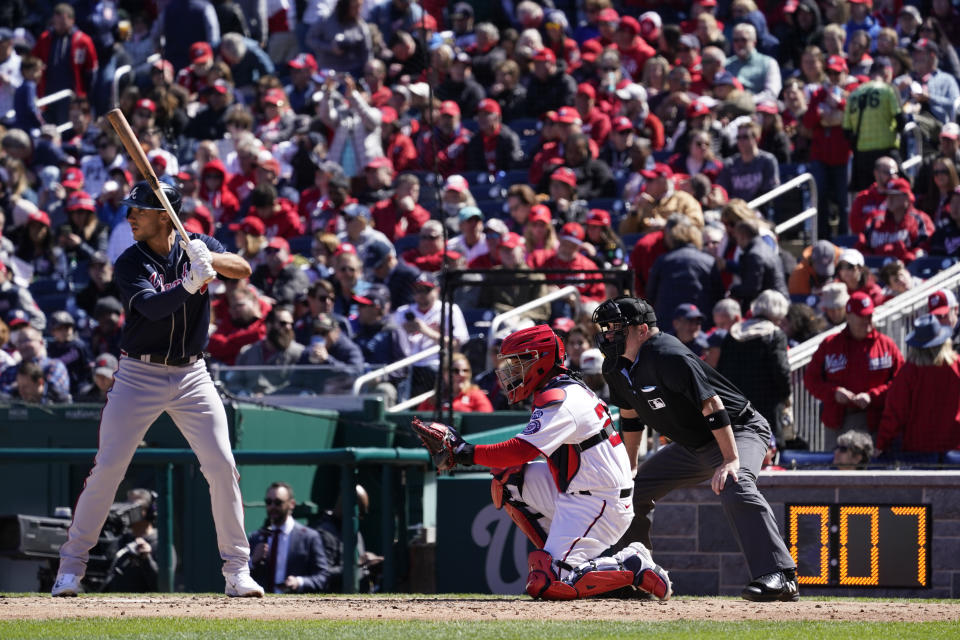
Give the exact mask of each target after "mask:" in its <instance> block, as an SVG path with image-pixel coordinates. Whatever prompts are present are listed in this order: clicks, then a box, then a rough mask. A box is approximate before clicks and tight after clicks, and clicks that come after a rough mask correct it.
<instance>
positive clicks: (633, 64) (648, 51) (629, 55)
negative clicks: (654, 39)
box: [618, 36, 657, 82]
mask: <svg viewBox="0 0 960 640" xmlns="http://www.w3.org/2000/svg"><path fill="white" fill-rule="evenodd" d="M618 49H619V51H620V64H621V65H623V69H624V71H626V72H627V75H629V76H630V78H631V79H632V80H633V81H634V82H639V81H640V78H641V77H642V76H643V65H645V64H647V60H649V59H650V58H652V57H653V56H655V55H657V52H656V50H655V49H654V48H653V47H651V46H650V45H649V44H647V41H646V40H644V39H643V38H641V37H640V36H636V37H634V39H633V42H631V43H630V47H629V48H626V49H624V48H619V47H618Z"/></svg>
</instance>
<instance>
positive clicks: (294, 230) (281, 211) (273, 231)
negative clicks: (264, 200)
mask: <svg viewBox="0 0 960 640" xmlns="http://www.w3.org/2000/svg"><path fill="white" fill-rule="evenodd" d="M247 215H248V216H256V215H257V210H256V208H255V207H250V210H249V211H248V212H247ZM258 217H259V216H258ZM262 220H263V226H264V228H265V229H266V231H265V232H264V235H265V236H267V237H268V238H275V237H278V236H279V237H281V238H286V239H288V240H289V239H290V238H296V237H297V236H299V235H303V226H302V225H301V223H300V214H299V213H297V207H296V205H294V204H293V203H292V202H290V201H289V200H287V199H286V198H277V201H276V203H275V204H274V205H273V215H271V216H270V217H269V218H266V219H262Z"/></svg>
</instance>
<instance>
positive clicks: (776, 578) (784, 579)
mask: <svg viewBox="0 0 960 640" xmlns="http://www.w3.org/2000/svg"><path fill="white" fill-rule="evenodd" d="M790 573H791V575H787V574H786V573H785V572H783V571H775V572H773V573H768V574H767V575H765V576H760V577H759V578H757V579H756V580H754V581H753V582H751V583H750V584H748V585H747V586H746V587H744V588H743V591H741V592H740V596H741V597H742V598H743V599H745V600H751V601H753V602H777V601H780V602H796V601H797V600H799V599H800V590H799V588H798V587H797V578H796V575H795V574H794V573H793V572H790Z"/></svg>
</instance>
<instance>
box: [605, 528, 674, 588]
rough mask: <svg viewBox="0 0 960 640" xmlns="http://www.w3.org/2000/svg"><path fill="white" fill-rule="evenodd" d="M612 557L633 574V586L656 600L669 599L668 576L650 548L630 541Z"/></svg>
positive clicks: (669, 586)
mask: <svg viewBox="0 0 960 640" xmlns="http://www.w3.org/2000/svg"><path fill="white" fill-rule="evenodd" d="M613 558H614V559H615V560H616V561H617V562H618V563H619V564H620V565H622V566H623V568H625V569H628V570H629V571H630V572H631V573H632V574H633V576H634V578H633V586H635V587H636V588H637V589H640V590H641V591H646V592H647V593H649V594H651V595H652V596H654V597H655V598H657V599H658V600H669V599H670V595H671V594H672V588H671V585H670V576H669V575H668V574H667V572H666V570H665V569H663V568H662V567H660V566H659V565H657V564H656V563H655V562H654V561H653V556H651V555H650V550H649V549H647V548H646V547H645V546H643V544H642V543H640V542H631V543H630V544H629V545H628V546H627V547H626V548H624V549H622V550H621V551H619V552H618V553H617V554H616V555H615V556H613Z"/></svg>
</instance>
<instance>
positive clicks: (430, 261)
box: [400, 247, 460, 272]
mask: <svg viewBox="0 0 960 640" xmlns="http://www.w3.org/2000/svg"><path fill="white" fill-rule="evenodd" d="M452 257H456V258H459V257H460V254H459V253H457V252H455V251H443V250H441V251H437V252H436V253H428V254H426V255H424V254H422V253H420V249H418V248H416V247H414V248H413V249H408V250H407V251H404V252H403V253H402V254H401V255H400V258H401V259H402V260H403V261H404V262H406V263H407V264H410V265H413V266H414V267H416V268H417V269H420V271H430V272H437V271H440V269H442V268H443V260H444V258H452Z"/></svg>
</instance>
